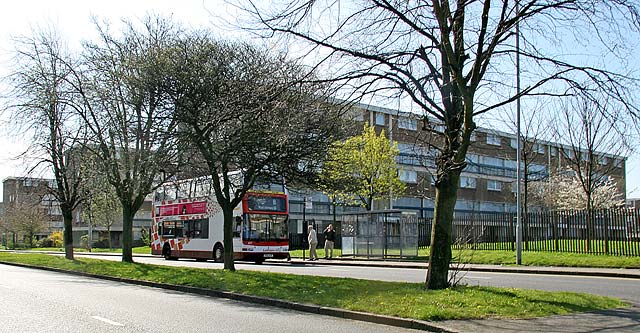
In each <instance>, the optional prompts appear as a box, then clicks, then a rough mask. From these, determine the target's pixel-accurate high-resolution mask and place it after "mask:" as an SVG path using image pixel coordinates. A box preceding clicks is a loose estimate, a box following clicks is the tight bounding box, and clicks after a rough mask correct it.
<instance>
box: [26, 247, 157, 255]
mask: <svg viewBox="0 0 640 333" xmlns="http://www.w3.org/2000/svg"><path fill="white" fill-rule="evenodd" d="M22 250H24V251H54V252H64V248H61V247H34V248H31V249H22ZM22 250H21V251H22ZM131 251H132V252H133V253H134V254H151V248H150V247H148V246H138V247H134V248H132V249H131ZM73 252H89V251H88V250H87V249H85V248H79V247H76V248H73ZM91 252H106V253H122V249H121V248H112V249H109V248H97V247H95V248H92V249H91Z"/></svg>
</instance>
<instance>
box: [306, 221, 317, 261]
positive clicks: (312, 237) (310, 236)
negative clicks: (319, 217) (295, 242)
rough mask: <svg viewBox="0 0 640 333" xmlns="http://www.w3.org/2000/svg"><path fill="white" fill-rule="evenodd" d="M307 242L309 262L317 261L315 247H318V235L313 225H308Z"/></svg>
mask: <svg viewBox="0 0 640 333" xmlns="http://www.w3.org/2000/svg"><path fill="white" fill-rule="evenodd" d="M307 240H308V241H309V260H310V261H313V260H318V255H317V254H316V246H318V235H317V234H316V231H315V230H314V229H313V225H311V224H310V225H309V232H308V233H307Z"/></svg>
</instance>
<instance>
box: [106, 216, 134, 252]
mask: <svg viewBox="0 0 640 333" xmlns="http://www.w3.org/2000/svg"><path fill="white" fill-rule="evenodd" d="M133 214H135V212H134V211H133V209H131V206H130V205H123V207H122V261H123V262H133V252H132V251H131V245H132V243H133ZM109 237H111V235H109ZM109 241H111V238H109Z"/></svg>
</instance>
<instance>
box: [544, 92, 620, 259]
mask: <svg viewBox="0 0 640 333" xmlns="http://www.w3.org/2000/svg"><path fill="white" fill-rule="evenodd" d="M612 108H613V106H612V105H611V104H609V101H608V99H607V98H606V97H605V98H603V99H600V100H591V99H587V100H585V99H582V98H576V99H570V100H568V102H567V103H566V105H565V106H564V107H563V108H562V109H561V111H560V112H558V118H557V121H556V126H555V128H556V133H555V135H556V138H557V140H558V141H559V142H563V143H565V144H566V146H565V147H564V148H563V149H560V151H561V155H562V161H564V163H565V164H566V167H567V168H568V169H569V170H570V172H571V173H572V174H573V176H574V177H575V178H574V180H575V181H577V182H578V184H579V185H580V190H581V191H582V193H583V194H584V199H585V204H584V208H585V209H586V210H587V242H586V246H587V251H589V250H590V247H591V244H590V242H589V240H591V239H592V238H593V225H592V224H593V221H592V214H591V213H592V211H593V209H595V208H596V206H595V203H596V201H597V200H594V196H595V193H596V191H597V190H598V188H600V187H602V186H603V185H604V184H605V183H606V182H607V181H608V180H609V177H610V176H612V175H614V174H618V175H619V176H620V177H624V169H622V166H623V163H624V161H623V160H621V159H623V158H624V156H626V155H627V154H628V153H629V152H630V145H629V142H628V141H627V138H628V137H629V136H628V125H627V124H626V123H625V122H624V120H623V119H620V118H619V116H618V114H617V112H616V111H614V110H613V109H612ZM560 171H563V170H562V169H561V170H560ZM575 208H578V207H575Z"/></svg>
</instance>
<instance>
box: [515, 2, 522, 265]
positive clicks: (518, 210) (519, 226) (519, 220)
mask: <svg viewBox="0 0 640 333" xmlns="http://www.w3.org/2000/svg"><path fill="white" fill-rule="evenodd" d="M519 15H520V1H519V0H516V94H517V99H516V117H517V121H516V127H517V135H518V148H517V149H516V151H517V155H518V156H517V157H516V161H517V164H518V166H517V167H516V169H517V170H516V178H517V180H516V264H517V265H522V214H521V211H522V209H521V207H520V206H521V196H522V188H521V186H520V179H521V178H522V166H521V165H520V164H521V163H522V142H521V138H520V19H519V18H518V16H519Z"/></svg>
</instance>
